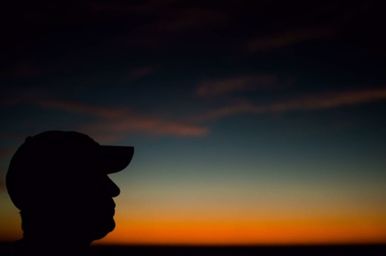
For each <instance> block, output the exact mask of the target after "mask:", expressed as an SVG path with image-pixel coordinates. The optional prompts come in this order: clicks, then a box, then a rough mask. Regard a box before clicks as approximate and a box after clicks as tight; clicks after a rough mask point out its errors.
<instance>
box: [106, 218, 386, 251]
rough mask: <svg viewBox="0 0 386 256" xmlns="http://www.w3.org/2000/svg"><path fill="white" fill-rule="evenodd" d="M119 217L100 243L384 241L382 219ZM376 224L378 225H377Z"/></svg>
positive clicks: (329, 242) (385, 239)
mask: <svg viewBox="0 0 386 256" xmlns="http://www.w3.org/2000/svg"><path fill="white" fill-rule="evenodd" d="M379 221H380V220H376V221H374V220H369V219H364V220H362V221H358V220H357V219H347V218H346V219H338V218H335V219H330V220H328V219H320V220H315V219H304V220H282V221H274V220H268V221H267V220H262V221H255V222H251V221H240V220H233V221H232V220H223V221H221V220H218V221H213V220H207V221H205V220H185V221H183V220H175V219H169V220H135V221H134V220H133V221H124V220H122V219H120V220H119V224H118V226H117V228H116V230H115V231H113V232H112V233H111V234H110V235H109V236H107V237H106V238H105V239H103V240H101V241H99V242H98V243H103V244H166V245H167V244H171V245H172V244H185V245H232V244H234V245H255V244H339V243H341V244H344V243H385V242H386V228H385V227H386V219H383V220H381V221H382V225H379V224H380V222H379ZM377 223H378V224H377Z"/></svg>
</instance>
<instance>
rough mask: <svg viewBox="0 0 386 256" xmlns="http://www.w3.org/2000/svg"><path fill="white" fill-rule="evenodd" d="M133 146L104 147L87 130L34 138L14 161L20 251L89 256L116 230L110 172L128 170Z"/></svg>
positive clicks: (12, 191) (10, 175)
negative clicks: (91, 248)
mask: <svg viewBox="0 0 386 256" xmlns="http://www.w3.org/2000/svg"><path fill="white" fill-rule="evenodd" d="M133 153H134V148H133V147H126V146H106V145H100V144H98V143H97V142H95V141H94V140H93V139H91V138H90V137H89V136H87V135H85V134H81V133H78V132H69V131H47V132H43V133H40V134H38V135H35V136H33V137H28V138H27V139H26V141H25V142H24V143H23V144H22V145H21V146H20V147H19V148H18V150H17V151H16V153H15V154H14V156H13V157H12V159H11V162H10V165H9V169H8V172H7V176H6V185H7V190H8V193H9V196H10V198H11V200H12V202H13V203H14V204H15V206H16V207H17V208H18V209H19V210H20V215H21V219H22V229H23V238H22V239H21V240H20V241H19V243H18V246H17V247H18V248H17V251H18V253H17V254H20V255H39V254H40V255H78V254H79V255H80V254H82V255H84V254H87V251H88V248H89V246H90V244H91V242H92V241H94V240H97V239H101V238H103V237H104V236H106V235H107V234H108V233H109V232H111V231H112V230H113V229H114V228H115V222H114V213H115V203H114V200H113V198H114V197H116V196H118V195H119V193H120V190H119V188H118V187H117V186H116V185H115V183H114V182H113V181H112V180H111V179H110V178H109V177H108V174H109V173H113V172H118V171H121V170H123V169H124V168H126V166H127V165H128V164H129V163H130V161H131V159H132V156H133Z"/></svg>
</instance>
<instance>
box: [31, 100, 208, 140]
mask: <svg viewBox="0 0 386 256" xmlns="http://www.w3.org/2000/svg"><path fill="white" fill-rule="evenodd" d="M35 104H37V105H39V106H41V107H43V108H49V109H56V110H61V111H67V112H71V113H78V114H84V115H88V116H93V117H95V118H96V121H94V122H91V123H88V124H85V125H82V126H80V127H79V129H81V130H82V131H85V132H88V133H90V134H97V135H99V136H103V137H104V138H108V140H116V139H119V138H123V137H125V136H127V134H130V133H145V134H151V135H172V136H191V137H197V136H204V135H206V134H207V133H208V128H207V127H204V126H202V125H197V124H193V123H189V122H184V121H179V120H167V119H162V118H159V117H155V116H148V115H144V114H139V113H134V111H131V110H130V109H128V108H124V107H101V106H95V105H91V104H85V103H81V102H74V101H64V100H39V101H36V102H35Z"/></svg>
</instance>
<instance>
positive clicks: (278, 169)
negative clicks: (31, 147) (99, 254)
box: [0, 0, 386, 245]
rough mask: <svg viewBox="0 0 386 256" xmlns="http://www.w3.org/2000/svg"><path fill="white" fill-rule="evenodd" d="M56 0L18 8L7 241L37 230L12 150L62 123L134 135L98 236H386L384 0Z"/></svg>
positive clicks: (158, 240) (8, 99)
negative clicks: (16, 181) (104, 231)
mask: <svg viewBox="0 0 386 256" xmlns="http://www.w3.org/2000/svg"><path fill="white" fill-rule="evenodd" d="M48 7H49V8H48ZM48 7H47V5H46V3H45V2H44V1H38V2H36V3H35V2H34V5H33V6H32V5H31V6H24V7H23V6H10V7H9V8H10V10H9V13H10V14H12V15H10V16H9V17H8V16H5V17H6V18H7V19H8V23H9V24H11V25H10V26H9V27H8V28H7V29H6V30H5V32H4V33H5V37H4V38H6V39H5V40H3V41H2V42H1V46H2V47H1V54H2V56H5V57H4V60H5V61H4V63H3V64H2V65H1V72H0V84H1V89H0V90H1V93H0V107H1V108H0V120H1V124H2V127H1V130H0V207H1V211H0V241H9V240H14V239H17V238H20V236H21V230H20V220H19V216H18V212H17V209H16V208H15V207H14V206H13V205H12V203H11V202H10V200H9V198H8V197H7V193H6V190H5V184H4V177H5V173H6V170H7V167H8V164H9V160H10V157H11V156H12V154H13V152H14V151H15V150H16V148H17V146H18V145H20V144H21V143H22V142H23V140H24V139H25V137H27V136H29V135H33V134H36V133H39V132H42V131H44V130H52V129H60V130H77V131H81V132H84V133H87V134H89V135H90V136H92V137H94V138H95V139H96V140H97V141H98V142H100V143H102V144H117V145H134V146H135V148H136V151H135V156H134V158H133V161H132V163H131V164H130V166H129V167H128V168H127V169H126V170H124V171H123V172H120V173H116V174H113V175H111V178H112V179H113V180H114V181H115V182H116V183H117V184H118V186H119V187H120V188H121V195H120V196H119V197H117V198H116V202H117V208H116V216H115V219H116V223H117V227H116V229H115V230H114V231H113V232H112V233H110V234H109V235H108V236H107V237H105V238H104V239H102V240H100V241H98V243H101V244H193V245H202V244H221V245H230V244H246V245H252V244H320V243H323V244H331V243H386V202H385V198H386V119H385V113H386V73H385V72H384V71H385V70H386V63H385V59H386V51H385V45H386V42H385V39H384V38H383V37H382V36H383V33H381V31H382V29H383V28H381V25H380V24H383V23H382V22H381V21H383V19H384V18H383V13H381V11H380V10H382V8H380V7H379V6H378V3H377V2H376V1H366V3H348V4H347V3H346V4H345V3H344V2H343V1H323V2H322V1H321V2H317V3H315V2H313V3H306V2H304V3H303V2H301V1H300V2H299V3H296V4H294V3H291V4H290V3H288V1H278V0H275V1H261V2H259V3H257V2H256V3H251V1H231V0H227V1H222V3H221V4H215V3H214V2H210V3H208V1H184V3H181V2H178V1H150V0H147V1H142V2H141V1H138V2H129V3H122V2H117V1H109V3H103V2H101V1H85V2H84V3H82V4H77V5H73V6H71V5H70V4H68V3H65V2H61V1H58V2H57V3H51V4H50V5H48ZM47 8H48V9H47ZM36 14H39V15H36ZM15 31H16V32H17V33H16V32H15ZM47 214H49V213H47Z"/></svg>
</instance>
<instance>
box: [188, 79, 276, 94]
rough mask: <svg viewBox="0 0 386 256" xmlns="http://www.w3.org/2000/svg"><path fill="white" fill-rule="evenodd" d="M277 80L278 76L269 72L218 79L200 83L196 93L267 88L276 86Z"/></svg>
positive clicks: (222, 92)
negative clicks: (268, 73)
mask: <svg viewBox="0 0 386 256" xmlns="http://www.w3.org/2000/svg"><path fill="white" fill-rule="evenodd" d="M277 80H278V79H277V77H276V76H273V75H267V74H262V75H243V76H237V77H231V78H225V79H216V80H210V81H204V82H201V83H199V84H198V86H197V91H196V93H197V95H198V96H200V97H211V96H220V95H225V94H229V93H233V92H240V91H253V90H256V89H267V88H271V87H272V86H274V85H275V84H276V83H277Z"/></svg>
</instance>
